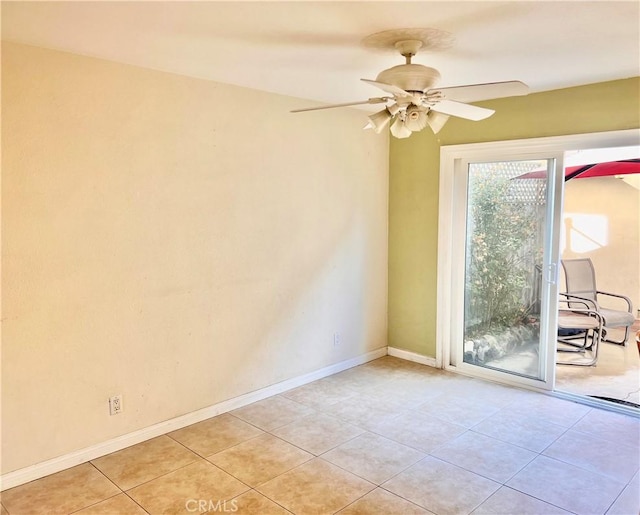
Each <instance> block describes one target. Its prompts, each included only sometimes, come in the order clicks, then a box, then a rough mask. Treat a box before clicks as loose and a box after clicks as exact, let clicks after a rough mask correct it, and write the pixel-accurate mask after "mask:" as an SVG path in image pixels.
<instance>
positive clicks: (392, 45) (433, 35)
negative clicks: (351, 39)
mask: <svg viewBox="0 0 640 515" xmlns="http://www.w3.org/2000/svg"><path fill="white" fill-rule="evenodd" d="M418 43H419V45H418ZM453 43H454V38H453V35H452V34H451V33H450V32H445V31H444V30H440V29H432V28H410V29H391V30H383V31H382V32H376V33H375V34H370V35H369V36H367V37H365V38H364V39H363V40H362V45H363V46H364V47H366V48H371V49H374V50H387V51H389V50H391V51H393V52H398V51H399V52H400V53H401V54H402V55H405V54H406V53H411V54H412V55H415V54H416V53H417V52H418V50H420V51H425V50H426V51H434V52H437V51H441V50H447V49H449V48H451V47H452V46H453ZM405 57H406V55H405Z"/></svg>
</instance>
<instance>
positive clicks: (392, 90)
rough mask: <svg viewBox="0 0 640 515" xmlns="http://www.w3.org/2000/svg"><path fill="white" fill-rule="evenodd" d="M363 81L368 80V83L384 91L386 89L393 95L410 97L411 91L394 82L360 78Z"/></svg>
mask: <svg viewBox="0 0 640 515" xmlns="http://www.w3.org/2000/svg"><path fill="white" fill-rule="evenodd" d="M360 80H361V81H363V82H366V83H367V84H371V85H372V86H375V87H376V88H380V89H381V90H382V91H386V92H387V93H391V94H392V95H396V96H398V97H410V96H411V93H409V92H407V91H405V90H404V89H402V88H399V87H398V86H394V85H393V84H387V83H386V82H378V81H375V80H370V79H360Z"/></svg>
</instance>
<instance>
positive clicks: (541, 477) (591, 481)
mask: <svg viewBox="0 0 640 515" xmlns="http://www.w3.org/2000/svg"><path fill="white" fill-rule="evenodd" d="M506 486H509V487H511V488H513V489H515V490H518V491H520V492H522V493H525V494H527V495H531V496H533V497H536V498H537V499H540V500H541V501H545V502H548V503H550V504H553V505H555V506H558V507H560V508H562V509H565V510H567V511H571V512H574V513H590V514H596V513H604V512H605V511H606V510H607V508H608V507H609V506H610V505H611V504H612V503H613V501H614V500H615V499H616V498H617V497H618V495H619V494H620V492H622V489H623V488H624V486H625V485H624V483H620V482H618V481H615V480H613V479H610V478H608V477H605V476H601V475H599V474H595V473H593V472H589V471H587V470H583V469H581V468H578V467H575V466H573V465H569V464H568V463H564V462H561V461H557V460H555V459H552V458H548V457H546V456H538V457H537V458H536V459H534V460H533V461H532V462H531V463H529V465H527V466H526V467H525V468H524V469H523V470H521V471H520V472H518V474H516V475H515V476H514V477H513V478H512V479H510V480H509V482H508V483H507V485H506ZM576 492H579V495H576Z"/></svg>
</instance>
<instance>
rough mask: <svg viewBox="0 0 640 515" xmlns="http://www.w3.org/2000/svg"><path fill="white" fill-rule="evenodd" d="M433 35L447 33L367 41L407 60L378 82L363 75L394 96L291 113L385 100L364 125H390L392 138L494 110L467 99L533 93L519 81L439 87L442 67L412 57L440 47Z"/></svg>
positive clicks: (405, 33)
mask: <svg viewBox="0 0 640 515" xmlns="http://www.w3.org/2000/svg"><path fill="white" fill-rule="evenodd" d="M434 34H435V35H438V36H441V35H442V34H443V33H442V32H441V31H437V30H436V29H395V30H389V31H384V32H379V33H376V34H372V35H371V36H368V37H367V38H365V39H364V40H363V43H365V45H367V46H374V47H377V48H392V49H395V50H397V51H398V52H400V54H401V55H402V56H403V57H404V58H405V59H406V62H405V64H400V65H398V66H393V67H392V68H388V69H386V70H383V71H382V72H380V73H379V74H378V76H377V77H376V80H369V79H361V80H362V81H364V82H366V83H368V84H371V85H373V86H376V87H378V88H380V89H381V90H382V91H384V92H385V93H388V94H389V95H390V96H383V97H374V98H369V99H367V100H363V101H360V102H346V103H343V104H330V105H326V106H320V107H309V108H305V109H295V110H293V111H291V112H292V113H301V112H306V111H317V110H320V109H332V108H335V107H347V106H354V105H363V104H386V105H385V108H384V109H383V110H382V111H379V112H377V113H374V114H372V115H371V116H369V122H368V123H367V125H366V126H365V127H364V128H365V129H373V130H374V132H376V133H378V134H379V133H381V132H382V131H383V130H384V129H385V128H386V127H388V126H390V130H391V134H392V135H393V136H395V137H396V138H408V137H409V136H411V134H412V133H413V132H417V131H421V130H422V129H424V128H425V127H427V125H428V126H429V127H430V128H431V130H432V131H433V132H434V133H438V132H439V131H440V129H442V127H443V126H444V124H445V123H446V122H447V120H448V119H449V117H450V116H456V117H459V118H464V119H467V120H473V121H478V120H484V119H485V118H488V117H489V116H491V115H492V114H493V113H494V112H495V111H494V110H493V109H487V108H485V107H479V106H475V105H471V104H467V103H466V102H477V101H479V100H489V99H493V98H503V97H512V96H519V95H526V94H528V93H529V87H528V86H527V85H526V84H524V83H522V82H520V81H506V82H492V83H486V84H470V85H466V86H454V87H446V88H437V87H435V86H436V84H437V83H438V82H439V80H440V73H439V72H438V70H436V69H435V68H430V67H428V66H423V65H421V64H414V63H412V62H411V59H412V57H413V56H415V55H416V53H417V52H418V51H419V50H420V49H424V48H429V47H431V48H433V47H434V46H435V45H433V44H431V42H430V37H431V38H432V37H433V35H434ZM444 34H446V33H444ZM432 39H433V38H432ZM367 43H369V44H367Z"/></svg>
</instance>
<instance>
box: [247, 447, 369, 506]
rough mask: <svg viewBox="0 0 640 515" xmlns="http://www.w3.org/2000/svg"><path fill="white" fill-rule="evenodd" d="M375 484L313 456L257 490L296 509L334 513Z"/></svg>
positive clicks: (283, 504) (282, 504)
mask: <svg viewBox="0 0 640 515" xmlns="http://www.w3.org/2000/svg"><path fill="white" fill-rule="evenodd" d="M374 488H375V485H373V484H371V483H369V482H368V481H365V480H364V479H361V478H359V477H357V476H354V475H353V474H351V473H349V472H347V471H346V470H342V469H341V468H339V467H336V466H335V465H332V464H330V463H327V462H326V461H324V460H322V459H321V458H314V459H313V460H311V461H308V462H307V463H305V464H303V465H300V466H299V467H297V468H295V469H293V470H290V471H289V472H286V473H285V474H282V475H281V476H278V477H277V478H275V479H272V480H271V481H269V482H267V483H265V484H263V485H262V486H260V487H258V491H259V492H261V493H262V494H264V495H266V496H267V497H268V498H269V499H272V500H273V501H275V502H277V503H278V504H280V505H281V506H284V507H285V508H286V509H288V510H289V511H291V512H293V513H299V514H312V513H313V514H316V515H321V514H325V513H327V514H328V513H335V512H336V511H338V510H340V509H342V508H344V507H345V506H347V505H348V504H351V503H352V502H353V501H355V500H356V499H359V498H360V497H362V496H363V495H364V494H366V493H368V492H369V491H371V490H373V489H374Z"/></svg>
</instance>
